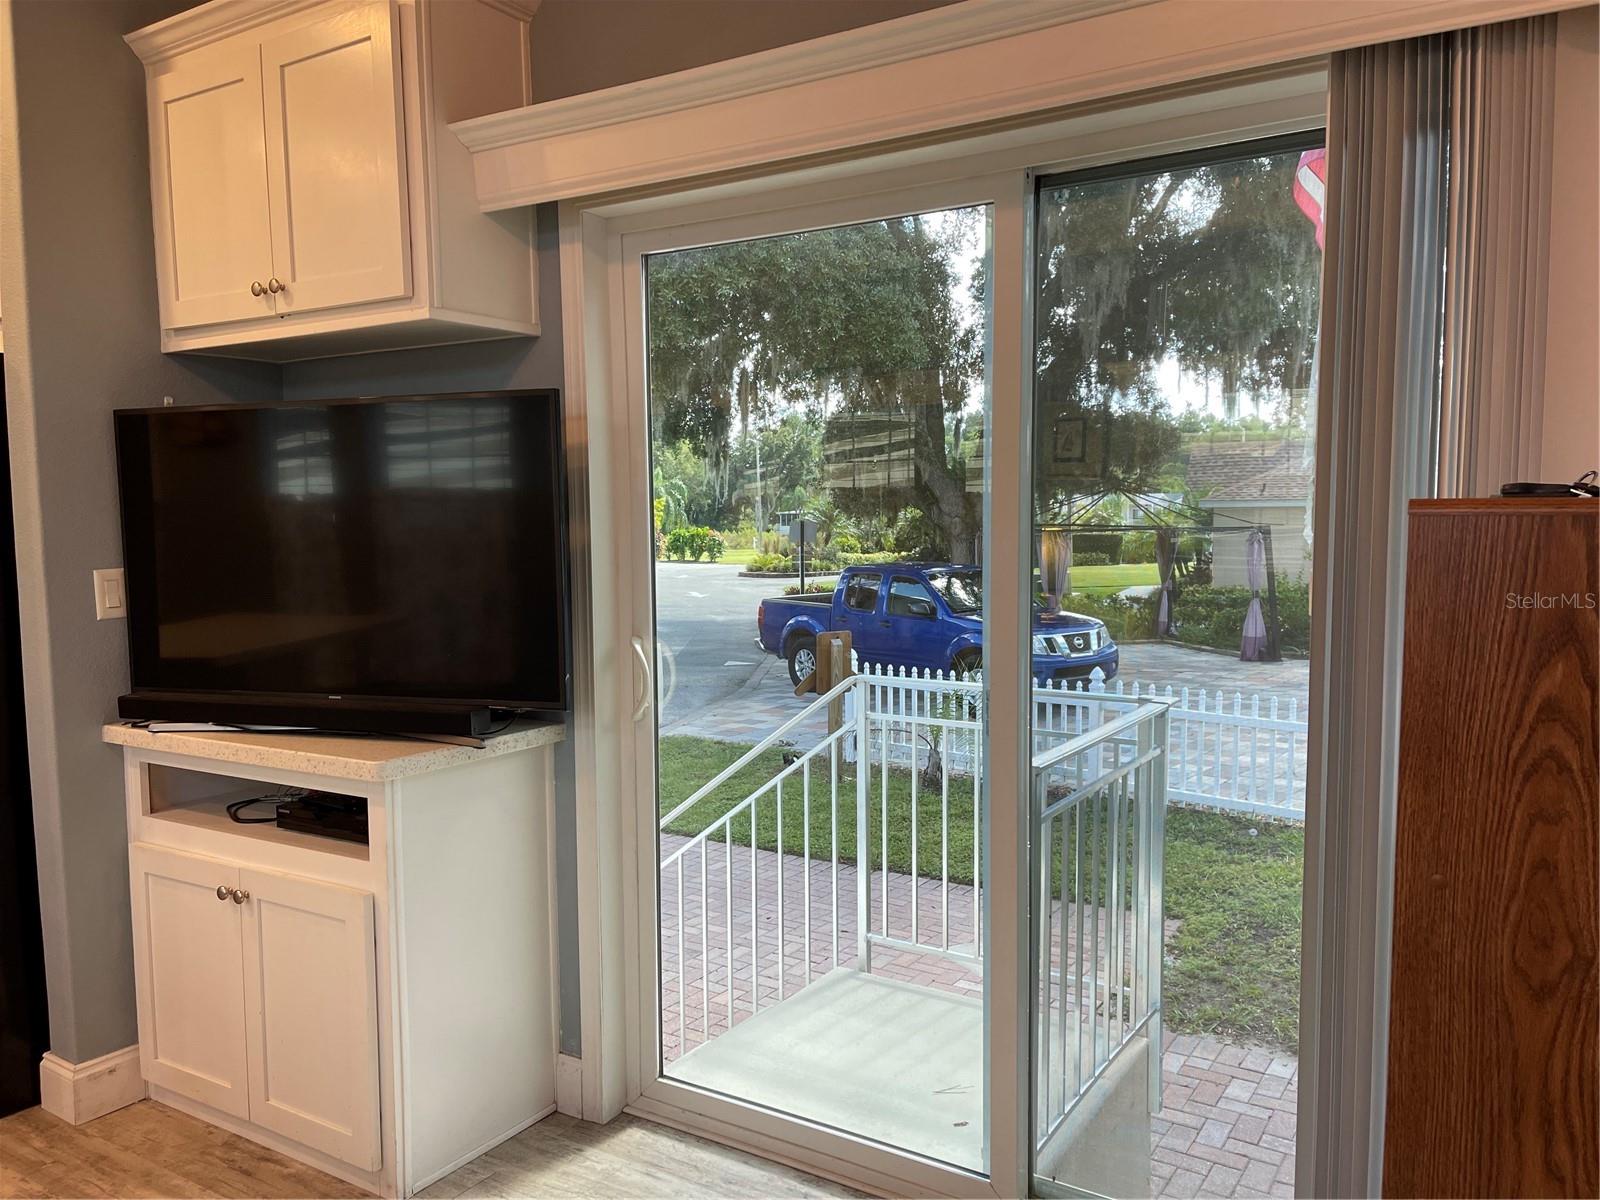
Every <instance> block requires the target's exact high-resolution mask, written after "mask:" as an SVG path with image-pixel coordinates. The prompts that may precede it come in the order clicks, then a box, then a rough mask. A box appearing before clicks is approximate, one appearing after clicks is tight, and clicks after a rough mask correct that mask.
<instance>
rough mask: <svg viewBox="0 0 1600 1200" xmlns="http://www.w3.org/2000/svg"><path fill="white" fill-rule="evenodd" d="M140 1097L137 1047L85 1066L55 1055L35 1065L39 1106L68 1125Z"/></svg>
mask: <svg viewBox="0 0 1600 1200" xmlns="http://www.w3.org/2000/svg"><path fill="white" fill-rule="evenodd" d="M144 1094H145V1090H144V1076H143V1075H141V1074H140V1073H139V1047H138V1046H129V1047H127V1048H126V1049H123V1050H113V1051H112V1052H111V1053H110V1054H103V1055H101V1056H100V1057H99V1058H91V1059H90V1060H89V1061H88V1062H81V1063H70V1062H68V1061H67V1060H66V1059H64V1058H62V1057H60V1056H59V1055H56V1054H46V1055H45V1056H44V1058H42V1059H41V1060H40V1061H39V1106H40V1107H41V1108H43V1109H44V1110H45V1112H47V1113H49V1114H50V1115H51V1116H53V1117H60V1118H61V1119H62V1120H63V1121H65V1122H67V1124H69V1125H82V1124H83V1123H84V1122H86V1121H92V1120H94V1119H95V1118H96V1117H103V1116H105V1115H106V1114H107V1113H108V1112H115V1111H116V1110H117V1109H119V1108H125V1107H126V1106H127V1105H129V1104H132V1103H134V1102H135V1101H138V1100H143V1099H144Z"/></svg>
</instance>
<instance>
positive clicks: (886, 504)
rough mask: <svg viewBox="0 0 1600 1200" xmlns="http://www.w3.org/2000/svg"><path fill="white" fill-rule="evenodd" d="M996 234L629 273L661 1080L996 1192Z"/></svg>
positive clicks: (906, 223)
mask: <svg viewBox="0 0 1600 1200" xmlns="http://www.w3.org/2000/svg"><path fill="white" fill-rule="evenodd" d="M989 229H990V212H989V209H988V207H987V206H985V205H981V204H980V205H967V206H957V207H947V208H937V209H930V210H923V211H915V212H909V213H906V214H904V215H899V214H896V215H889V216H884V217H882V218H878V219H871V220H857V221H853V222H848V223H837V224H827V225H825V226H823V227H811V228H805V229H801V230H798V231H795V232H781V233H773V234H771V235H768V236H759V237H748V238H742V239H736V240H725V241H721V242H719V243H717V244H710V245H696V244H693V243H692V242H691V243H689V244H677V245H668V246H665V247H663V248H660V249H655V250H645V251H644V252H642V253H641V259H640V261H641V263H642V273H643V281H642V283H643V289H642V297H641V306H640V309H639V314H640V316H641V317H642V329H641V330H640V332H641V335H642V346H643V352H642V364H641V365H642V374H643V381H644V383H645V391H646V395H645V397H644V398H645V400H646V403H647V421H648V424H647V428H648V438H649V460H650V506H649V510H648V514H647V515H646V514H641V519H647V520H649V521H650V522H651V537H652V540H653V543H654V547H655V558H654V562H653V563H652V564H651V567H650V573H651V580H652V584H653V602H654V603H653V615H654V626H653V632H654V649H655V660H656V675H657V680H658V683H657V687H656V696H655V701H656V703H655V734H656V736H655V741H654V750H655V766H656V770H655V796H654V800H655V811H656V812H657V814H658V817H657V820H656V822H655V829H654V830H653V831H652V832H653V837H652V838H651V842H652V843H653V844H652V848H651V852H652V853H654V855H655V859H654V862H655V868H654V870H653V872H652V878H651V879H650V880H649V882H650V884H652V885H653V892H654V903H653V905H652V906H651V909H650V912H649V915H648V918H647V920H648V927H647V929H646V930H644V931H643V936H645V937H648V938H650V939H651V940H652V941H653V942H654V943H655V946H656V951H657V953H656V978H655V988H654V997H653V1000H654V1003H653V1009H654V1017H655V1020H654V1029H653V1030H652V1033H653V1034H654V1037H655V1041H656V1047H657V1056H656V1061H655V1063H654V1064H653V1069H654V1070H655V1071H656V1072H657V1073H658V1074H659V1076H660V1078H662V1079H663V1080H667V1081H671V1082H672V1083H674V1084H679V1085H683V1086H686V1087H690V1088H694V1089H697V1090H699V1091H701V1092H704V1093H708V1094H712V1095H716V1096H721V1097H726V1098H728V1099H729V1100H732V1101H736V1102H739V1103H741V1104H744V1105H748V1106H751V1107H752V1108H755V1109H759V1110H762V1111H765V1112H770V1113H772V1114H777V1115H780V1116H782V1117H785V1118H793V1119H794V1120H795V1121H797V1122H804V1123H807V1124H809V1125H814V1126H820V1127H824V1128H827V1129H831V1130H834V1131H838V1132H839V1133H840V1134H843V1135H847V1136H849V1137H851V1138H854V1139H860V1140H862V1141H865V1142H867V1143H871V1144H875V1145H878V1146H881V1147H883V1148H885V1149H886V1150H889V1151H893V1152H899V1153H903V1154H906V1155H910V1156H915V1157H916V1158H919V1159H925V1160H930V1161H932V1162H934V1163H938V1164H944V1165H947V1166H949V1167H952V1168H956V1169H959V1170H962V1171H967V1172H972V1173H982V1172H984V1171H985V1170H986V1169H987V1162H988V1153H987V1147H986V1145H985V1136H986V1130H987V1124H986V1108H985V1096H986V1054H985V1045H984V1030H985V999H986V990H985V978H986V963H987V957H986V945H985V896H984V890H983V878H982V870H981V866H982V861H983V841H984V830H985V806H986V792H985V786H984V784H985V770H984V736H983V726H982V715H983V711H984V685H983V681H982V671H981V668H982V663H983V657H984V625H985V619H984V618H985V612H984V595H985V592H984V586H983V568H982V565H981V564H982V561H983V559H982V555H983V544H984V535H985V525H984V514H985V503H984V498H985V490H986V488H985V485H986V476H985V433H986V423H987V411H988V404H987V356H988V346H989V338H988V319H987V297H986V290H985V289H986V281H987V280H988V278H989V277H990V270H989V258H988V253H989V252H988V244H989Z"/></svg>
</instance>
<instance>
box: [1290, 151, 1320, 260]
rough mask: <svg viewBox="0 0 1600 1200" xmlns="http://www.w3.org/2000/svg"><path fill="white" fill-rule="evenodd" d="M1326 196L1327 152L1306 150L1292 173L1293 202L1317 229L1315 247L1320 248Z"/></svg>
mask: <svg viewBox="0 0 1600 1200" xmlns="http://www.w3.org/2000/svg"><path fill="white" fill-rule="evenodd" d="M1327 195H1328V152H1327V151H1326V150H1307V151H1306V152H1305V153H1304V154H1302V155H1301V156H1300V165H1299V166H1298V167H1296V168H1295V172H1294V202H1295V203H1296V204H1298V205H1299V206H1300V211H1301V212H1303V213H1305V215H1306V217H1307V218H1308V219H1309V220H1310V221H1311V223H1312V224H1313V225H1315V226H1316V227H1317V247H1318V249H1321V248H1322V233H1323V228H1324V226H1323V221H1324V216H1323V213H1324V210H1325V207H1326V204H1327Z"/></svg>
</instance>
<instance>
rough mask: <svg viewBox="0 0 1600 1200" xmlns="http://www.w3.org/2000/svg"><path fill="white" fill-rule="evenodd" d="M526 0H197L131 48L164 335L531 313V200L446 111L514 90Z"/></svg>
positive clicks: (524, 87) (468, 108) (437, 331)
mask: <svg viewBox="0 0 1600 1200" xmlns="http://www.w3.org/2000/svg"><path fill="white" fill-rule="evenodd" d="M534 7H536V5H535V4H534V2H533V0H212V2H211V3H209V4H203V5H200V6H199V7H198V8H194V9H190V10H187V11H185V12H182V13H179V14H178V15H176V16H174V17H171V18H169V19H168V20H166V21H163V22H161V23H159V24H157V25H152V26H150V27H148V28H146V29H142V30H139V31H138V32H136V33H132V34H129V35H128V42H129V44H130V45H131V46H132V47H133V48H134V50H135V51H136V52H137V53H138V55H139V57H140V58H141V60H142V61H143V62H144V64H145V71H146V80H147V92H148V97H149V103H148V112H149V124H150V159H151V200H152V205H153V224H154V229H155V242H156V277H157V279H156V282H157V289H158V295H159V299H160V310H161V327H162V348H163V349H164V350H169V351H185V350H187V351H196V352H205V353H212V354H227V355H234V356H238V357H246V358H259V359H267V360H273V361H288V360H292V359H301V358H315V357H320V356H326V355H332V354H345V353H351V352H355V351H360V350H372V349H383V348H389V347H394V346H405V345H432V344H438V343H443V342H454V341H472V340H480V339H485V338H501V337H511V336H519V335H520V336H531V335H535V334H537V333H538V331H539V323H538V308H537V283H536V257H535V249H534V234H533V215H532V212H531V210H524V211H521V212H518V213H513V214H509V215H508V214H496V215H493V216H491V215H487V214H485V213H482V212H480V211H479V210H478V207H477V202H476V197H475V193H474V191H473V185H472V172H471V162H470V156H469V155H468V154H467V153H466V150H465V148H464V147H462V146H461V144H460V143H459V141H457V139H456V138H455V136H454V135H453V134H451V133H450V132H449V130H448V128H447V126H448V124H449V122H450V121H454V120H460V119H462V118H464V117H468V116H474V115H482V114H483V113H486V112H490V111H496V110H499V109H504V108H515V107H519V106H521V105H523V104H526V103H528V101H529V100H530V98H531V92H530V88H529V75H528V69H529V47H528V36H529V33H528V29H529V18H530V17H531V15H532V11H533V8H534Z"/></svg>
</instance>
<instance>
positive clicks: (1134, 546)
mask: <svg viewBox="0 0 1600 1200" xmlns="http://www.w3.org/2000/svg"><path fill="white" fill-rule="evenodd" d="M1122 561H1123V562H1125V563H1153V562H1155V561H1156V535H1155V534H1154V533H1125V534H1123V535H1122Z"/></svg>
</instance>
